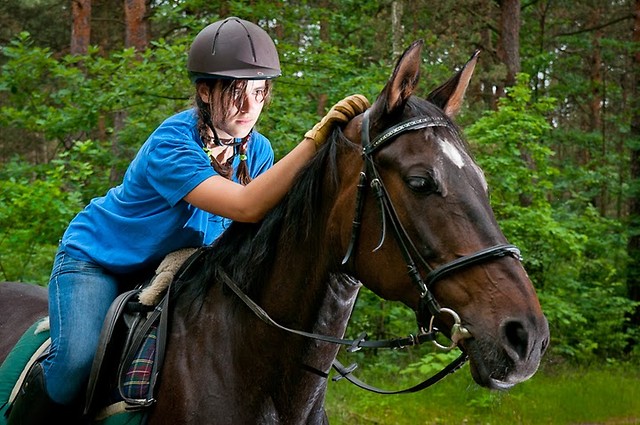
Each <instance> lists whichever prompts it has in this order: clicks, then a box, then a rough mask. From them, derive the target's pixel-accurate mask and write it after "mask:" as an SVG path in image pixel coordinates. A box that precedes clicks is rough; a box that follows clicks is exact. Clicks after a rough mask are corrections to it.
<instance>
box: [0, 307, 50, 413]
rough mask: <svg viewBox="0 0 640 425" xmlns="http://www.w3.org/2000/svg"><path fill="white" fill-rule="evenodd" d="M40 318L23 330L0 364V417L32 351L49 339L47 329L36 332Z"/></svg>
mask: <svg viewBox="0 0 640 425" xmlns="http://www.w3.org/2000/svg"><path fill="white" fill-rule="evenodd" d="M41 321H42V319H40V320H38V321H36V322H35V323H34V324H33V325H31V327H30V328H29V329H27V330H26V331H25V333H24V334H23V335H22V337H21V338H20V340H18V343H17V344H16V345H15V347H13V349H12V350H11V352H10V353H9V355H8V356H7V358H6V359H5V361H4V362H3V363H2V365H1V366H0V418H2V419H4V413H5V411H6V410H7V408H8V407H9V403H8V401H9V398H10V396H11V392H12V390H13V388H14V387H15V385H16V382H17V381H18V378H20V375H21V374H22V373H23V371H24V370H25V368H26V366H27V364H28V363H29V361H30V360H31V358H32V356H33V355H34V353H36V352H37V350H38V349H39V348H40V347H41V346H42V345H43V344H44V343H45V342H46V341H47V340H48V339H49V331H48V330H46V331H42V332H38V333H36V329H37V328H38V325H40V322H41Z"/></svg>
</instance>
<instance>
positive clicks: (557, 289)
mask: <svg viewBox="0 0 640 425" xmlns="http://www.w3.org/2000/svg"><path fill="white" fill-rule="evenodd" d="M231 15H235V16H240V17H242V18H244V19H248V20H250V21H253V22H256V23H258V24H260V25H261V26H262V27H263V28H265V29H266V30H267V31H268V32H269V33H270V34H271V36H272V37H273V38H274V40H276V42H277V46H278V50H279V52H280V57H281V62H282V70H283V76H282V77H280V78H279V79H278V80H277V82H276V85H275V92H274V96H273V101H272V102H271V104H270V105H269V106H268V108H267V109H266V111H265V113H263V117H262V118H261V121H260V123H259V128H260V131H261V132H262V133H264V134H265V135H267V136H268V137H269V138H270V139H271V141H272V144H273V146H274V149H275V151H276V156H277V157H281V156H282V155H283V154H284V153H286V152H288V151H289V150H290V149H291V148H292V147H293V146H295V144H296V143H297V142H298V141H299V140H300V139H301V137H302V135H303V134H304V132H305V131H306V130H307V129H308V128H310V127H311V126H312V125H313V124H314V123H315V122H316V121H317V120H318V119H319V117H321V116H322V115H323V114H324V112H325V111H326V109H327V108H328V106H330V105H331V104H333V103H334V102H336V101H337V100H339V99H341V98H342V97H344V96H345V95H348V94H351V93H356V92H358V93H363V94H365V95H366V96H368V97H369V99H370V100H372V101H373V100H374V99H375V96H376V95H377V93H379V91H380V90H381V88H382V86H383V85H384V83H385V82H386V80H387V79H388V77H389V75H390V72H391V70H392V69H393V65H394V64H395V61H396V60H397V58H398V57H399V55H400V54H401V52H402V51H403V50H404V49H405V48H406V47H407V46H408V45H409V44H410V43H411V42H412V41H414V40H416V39H419V38H421V39H424V40H425V42H426V48H425V49H424V52H423V67H422V68H423V69H422V83H421V89H422V90H423V92H422V93H421V94H422V95H425V94H426V93H427V92H428V91H429V90H430V89H432V88H434V87H436V86H437V85H438V84H439V83H441V82H443V81H444V80H446V79H447V78H448V77H449V76H450V75H451V74H452V72H453V71H454V70H455V69H457V68H458V67H459V66H461V65H462V64H464V63H465V62H466V60H467V59H468V58H469V56H470V55H471V54H472V53H473V52H474V51H475V50H476V49H481V50H482V53H481V56H480V61H479V64H478V67H477V68H476V74H475V76H474V78H473V80H472V82H471V86H470V88H469V91H468V93H467V97H466V106H465V109H464V111H463V113H462V114H461V116H460V117H459V118H458V119H457V121H458V123H459V124H460V125H461V126H462V128H463V129H464V132H465V135H466V138H467V139H468V142H469V143H470V146H471V148H472V151H473V152H474V154H475V156H476V159H477V161H478V162H479V163H480V165H481V166H482V168H483V169H484V171H485V174H486V175H487V179H488V181H489V185H490V187H491V202H492V205H493V208H494V210H495V212H496V216H497V218H498V221H499V223H500V225H501V227H502V228H503V230H504V233H505V234H506V236H507V238H508V239H509V240H510V242H512V243H514V244H516V245H517V246H519V247H520V248H521V250H522V253H523V256H524V265H525V267H526V269H527V271H528V273H529V275H530V277H531V279H532V280H533V282H534V284H535V286H536V288H537V291H538V293H539V296H540V300H541V303H542V305H543V309H544V311H545V313H546V315H547V317H548V319H549V323H550V328H551V335H552V343H551V346H550V351H549V353H548V354H547V356H546V359H547V360H545V361H546V362H548V363H552V364H572V365H576V366H581V365H583V366H588V365H591V364H597V363H599V364H603V363H604V364H629V365H636V366H635V367H634V370H636V371H637V365H638V362H639V360H640V344H638V342H639V341H640V339H639V337H640V331H639V329H640V327H639V325H640V303H639V302H640V261H639V260H640V0H620V1H614V0H587V1H579V2H576V1H568V0H529V1H519V0H501V1H495V0H494V1H492V0H441V1H438V2H432V1H427V0H413V1H406V0H395V1H392V0H388V1H373V0H344V1H338V0H308V1H304V0H298V1H296V0H293V1H285V0H280V1H274V0H271V1H269V0H252V1H248V2H242V1H228V2H225V1H204V0H125V1H123V0H93V1H92V0H75V1H69V0H3V1H2V2H1V3H0V49H1V50H0V66H1V68H0V129H1V133H0V177H1V178H0V280H12V281H24V282H33V283H37V284H40V285H46V283H47V281H48V275H49V272H50V267H51V263H52V261H53V256H54V252H55V249H56V246H57V242H58V239H59V238H60V236H61V234H62V232H63V231H64V229H65V227H66V225H67V224H68V222H69V221H70V219H71V218H72V217H73V216H74V215H75V214H76V213H77V212H78V211H79V210H81V209H82V208H83V207H84V206H85V205H86V203H87V202H88V201H89V200H90V199H91V198H93V197H95V196H100V195H102V194H104V193H105V192H106V190H107V189H108V188H109V187H111V186H113V185H116V184H118V183H119V181H120V180H121V178H122V175H123V173H124V171H125V169H126V167H127V165H128V163H129V161H130V160H131V159H132V157H133V155H134V154H135V152H136V151H137V149H138V148H139V147H140V146H141V144H142V143H143V142H144V141H145V139H146V137H147V136H148V135H149V134H150V132H151V131H153V129H154V128H155V127H156V126H157V125H158V124H159V123H160V122H161V121H162V120H163V119H165V118H167V117H168V116H170V115H171V114H173V113H174V112H176V111H179V110H182V109H185V108H187V107H189V106H190V105H191V102H192V97H191V96H192V91H193V89H192V86H191V84H190V82H189V79H188V75H187V73H186V67H185V65H186V53H187V51H188V46H189V43H190V41H191V40H192V39H193V37H194V36H195V34H196V33H197V32H198V31H199V30H200V29H202V28H203V27H204V26H206V25H207V24H209V23H211V22H213V21H215V20H217V19H218V18H220V17H226V16H231ZM411 323H414V319H413V318H412V316H411V312H409V311H407V310H406V309H404V308H403V307H402V306H398V305H395V304H393V303H388V302H384V301H382V300H380V299H377V298H376V297H375V296H373V295H372V294H370V293H367V292H366V291H363V294H362V295H361V296H360V298H359V300H358V306H357V308H356V311H355V313H354V316H353V318H352V322H351V325H350V329H354V330H353V332H360V331H362V330H366V331H367V332H368V333H369V335H370V337H371V338H387V337H390V336H397V335H404V334H406V332H411V329H408V328H410V324H411ZM396 355H397V354H395V353H392V354H384V353H376V355H374V356H372V355H371V354H369V356H371V357H373V359H369V360H370V361H371V362H372V363H373V364H374V365H378V366H381V365H383V364H385V362H387V363H388V361H389V358H391V357H394V356H396ZM361 356H367V355H366V354H362V355H361ZM393 360H396V359H395V358H394V359H393ZM427 360H428V359H427V358H426V357H425V358H422V359H420V358H418V359H416V358H415V357H410V358H409V360H406V359H405V360H398V361H400V362H403V361H404V362H405V363H406V365H405V366H406V367H407V368H408V369H409V370H411V368H414V369H415V368H420V367H421V366H424V365H425V364H427V363H428V361H427ZM429 361H431V362H433V359H432V358H431V360H429Z"/></svg>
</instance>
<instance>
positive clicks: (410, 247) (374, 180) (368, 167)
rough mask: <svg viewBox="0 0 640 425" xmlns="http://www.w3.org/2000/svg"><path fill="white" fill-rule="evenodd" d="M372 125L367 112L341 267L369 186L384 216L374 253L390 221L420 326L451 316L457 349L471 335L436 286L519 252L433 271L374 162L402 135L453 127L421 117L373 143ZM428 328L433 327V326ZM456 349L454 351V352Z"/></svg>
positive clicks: (493, 253) (487, 253)
mask: <svg viewBox="0 0 640 425" xmlns="http://www.w3.org/2000/svg"><path fill="white" fill-rule="evenodd" d="M369 125H370V124H369V110H367V111H365V113H364V117H363V119H362V129H361V138H362V156H363V158H364V165H363V168H362V171H361V173H360V181H359V182H358V192H357V195H356V210H355V214H354V219H353V224H352V231H351V239H350V241H349V246H348V248H347V253H346V254H345V256H344V258H343V260H342V264H346V263H347V262H348V261H349V260H350V259H351V258H352V256H353V252H354V249H355V246H356V244H357V242H358V235H359V233H360V232H359V231H360V225H361V220H362V210H363V206H364V194H365V192H366V190H367V189H366V187H367V182H368V183H369V185H370V186H371V188H372V189H373V192H374V196H375V198H376V199H377V201H378V204H379V205H380V212H381V215H382V233H381V238H380V243H379V244H378V246H377V247H376V248H375V249H374V250H373V251H374V252H375V251H376V250H378V249H379V248H380V247H381V246H382V244H383V242H384V239H385V234H386V225H387V224H386V223H387V221H389V222H390V223H391V225H392V227H393V234H394V236H395V239H396V241H397V243H398V246H399V247H400V252H401V253H402V256H403V258H404V260H405V262H406V264H407V273H408V274H409V277H410V278H411V280H412V281H413V282H414V283H415V284H416V285H417V286H418V289H419V290H420V305H419V307H418V324H419V325H420V327H421V328H425V326H424V323H421V318H423V317H426V316H425V313H427V311H428V312H429V313H430V316H431V317H432V320H431V323H433V317H435V316H438V315H440V314H442V313H448V314H450V315H451V316H452V317H453V318H454V322H455V323H454V328H453V329H452V332H451V334H452V335H451V338H452V341H453V346H455V345H456V344H457V342H458V340H460V339H462V338H466V337H469V336H470V334H469V332H468V331H467V330H466V329H464V328H463V327H462V326H461V324H460V318H459V316H458V315H457V314H456V313H455V312H454V311H453V310H451V309H448V308H442V307H440V305H439V304H438V301H437V300H436V299H435V297H434V296H433V292H432V290H431V288H432V286H433V284H434V283H435V282H436V281H438V280H439V279H442V278H443V277H445V276H448V275H450V274H452V273H454V272H456V271H458V270H460V269H464V268H467V267H470V266H473V265H477V264H480V263H484V262H486V261H489V260H493V259H496V258H502V257H504V256H506V255H510V256H512V257H514V258H516V259H521V258H520V250H519V249H518V248H517V247H516V246H514V245H509V244H499V245H495V246H492V247H489V248H485V249H482V250H480V251H478V252H475V253H473V254H469V255H465V256H462V257H460V258H457V259H455V260H453V261H451V262H449V263H445V264H443V265H441V266H438V267H436V268H433V267H431V266H430V265H429V264H428V263H427V261H426V260H425V259H424V258H423V257H422V255H421V254H420V252H419V251H418V249H417V248H416V247H415V245H414V243H413V242H412V240H411V238H410V237H409V235H408V233H407V231H406V230H405V228H404V226H403V225H402V223H401V222H400V219H399V218H398V214H397V213H396V210H395V208H394V206H393V203H392V202H391V198H390V197H389V193H388V192H387V190H386V188H385V186H384V183H383V182H382V179H381V178H380V174H379V173H378V170H377V168H376V165H375V162H374V161H373V154H374V153H375V152H376V151H377V150H378V149H380V148H381V147H383V146H385V144H387V143H389V142H391V141H392V140H394V138H395V137H397V136H399V135H401V134H402V133H405V132H408V131H413V130H420V129H424V128H428V127H450V123H449V122H448V121H447V120H446V119H445V118H443V117H430V116H422V117H418V118H413V119H409V120H407V121H403V122H401V123H400V124H397V125H394V126H393V127H391V128H389V129H387V130H386V131H384V132H383V133H382V134H380V135H378V136H377V137H376V138H375V139H373V141H371V140H370V139H369ZM387 218H388V220H387ZM412 254H413V255H412ZM414 256H415V258H417V259H418V261H419V262H420V264H421V266H422V267H423V268H424V269H426V270H429V273H428V274H427V276H426V278H425V279H423V278H422V276H421V274H420V271H419V269H418V267H417V266H416V263H415V261H414ZM429 326H430V327H432V325H429ZM453 346H452V347H451V348H453Z"/></svg>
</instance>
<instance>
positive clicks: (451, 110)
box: [427, 50, 480, 117]
mask: <svg viewBox="0 0 640 425" xmlns="http://www.w3.org/2000/svg"><path fill="white" fill-rule="evenodd" d="M479 54H480V50H476V51H475V53H474V54H473V55H472V56H471V59H469V61H468V62H467V63H466V64H465V65H464V66H463V67H462V69H461V70H460V71H458V72H457V73H456V75H454V76H453V77H451V78H450V79H449V81H447V82H446V83H444V84H443V85H441V86H440V87H438V88H437V89H435V90H434V91H432V92H431V93H429V96H427V100H429V101H430V102H431V103H433V104H435V105H437V106H439V107H440V108H442V110H443V111H444V113H445V114H446V115H447V116H448V117H454V116H455V115H456V114H457V113H458V112H459V111H460V108H461V107H462V100H463V99H464V93H465V92H466V91H467V87H468V86H469V81H470V80H471V76H472V75H473V70H474V69H475V67H476V63H477V62H478V55H479Z"/></svg>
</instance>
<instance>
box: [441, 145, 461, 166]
mask: <svg viewBox="0 0 640 425" xmlns="http://www.w3.org/2000/svg"><path fill="white" fill-rule="evenodd" d="M438 143H439V144H440V147H441V148H442V152H444V153H445V155H447V156H448V157H449V159H450V160H451V161H452V162H453V163H454V164H456V165H457V166H458V168H462V167H464V159H463V158H462V155H460V151H459V150H458V149H456V147H455V146H453V145H452V144H451V143H449V142H448V141H447V140H444V139H438Z"/></svg>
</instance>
